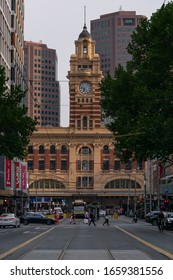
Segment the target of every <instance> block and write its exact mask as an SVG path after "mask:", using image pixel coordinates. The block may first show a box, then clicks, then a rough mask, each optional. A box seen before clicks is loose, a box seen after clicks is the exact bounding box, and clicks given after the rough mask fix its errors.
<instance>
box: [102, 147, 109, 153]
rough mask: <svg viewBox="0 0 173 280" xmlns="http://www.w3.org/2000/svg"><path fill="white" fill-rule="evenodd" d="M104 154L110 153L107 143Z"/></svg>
mask: <svg viewBox="0 0 173 280" xmlns="http://www.w3.org/2000/svg"><path fill="white" fill-rule="evenodd" d="M103 154H109V146H108V145H105V146H104V147H103Z"/></svg>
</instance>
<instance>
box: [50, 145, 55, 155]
mask: <svg viewBox="0 0 173 280" xmlns="http://www.w3.org/2000/svg"><path fill="white" fill-rule="evenodd" d="M50 154H56V148H55V146H54V145H51V146H50Z"/></svg>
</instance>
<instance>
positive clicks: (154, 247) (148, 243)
mask: <svg viewBox="0 0 173 280" xmlns="http://www.w3.org/2000/svg"><path fill="white" fill-rule="evenodd" d="M115 227H116V228H117V229H119V230H121V231H123V232H124V233H126V234H128V235H129V236H131V237H133V238H134V239H136V240H138V241H139V242H141V243H143V244H145V245H147V246H148V247H150V248H152V249H154V250H156V251H157V252H159V253H161V254H163V255H165V256H166V257H168V258H169V259H171V260H173V254H172V253H169V252H168V251H165V250H163V249H161V248H160V247H157V246H155V245H153V244H151V243H150V242H147V241H145V240H144V239H142V238H140V237H137V236H136V235H134V234H132V233H130V232H129V231H126V230H125V229H122V228H120V227H118V226H115Z"/></svg>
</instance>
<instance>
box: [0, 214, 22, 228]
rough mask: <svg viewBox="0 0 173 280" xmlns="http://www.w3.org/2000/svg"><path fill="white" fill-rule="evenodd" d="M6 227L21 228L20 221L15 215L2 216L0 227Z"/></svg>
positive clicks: (0, 217)
mask: <svg viewBox="0 0 173 280" xmlns="http://www.w3.org/2000/svg"><path fill="white" fill-rule="evenodd" d="M6 226H13V227H15V228H17V227H20V219H19V218H17V217H16V215H15V214H13V213H8V214H2V215H1V216H0V227H3V228H5V227H6Z"/></svg>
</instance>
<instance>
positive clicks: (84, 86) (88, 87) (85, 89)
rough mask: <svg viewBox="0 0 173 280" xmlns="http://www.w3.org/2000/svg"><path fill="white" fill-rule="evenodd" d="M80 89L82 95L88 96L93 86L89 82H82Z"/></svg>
mask: <svg viewBox="0 0 173 280" xmlns="http://www.w3.org/2000/svg"><path fill="white" fill-rule="evenodd" d="M79 89H80V92H81V93H84V94H88V93H90V91H91V84H90V83H88V82H82V83H81V84H80V87H79Z"/></svg>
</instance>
